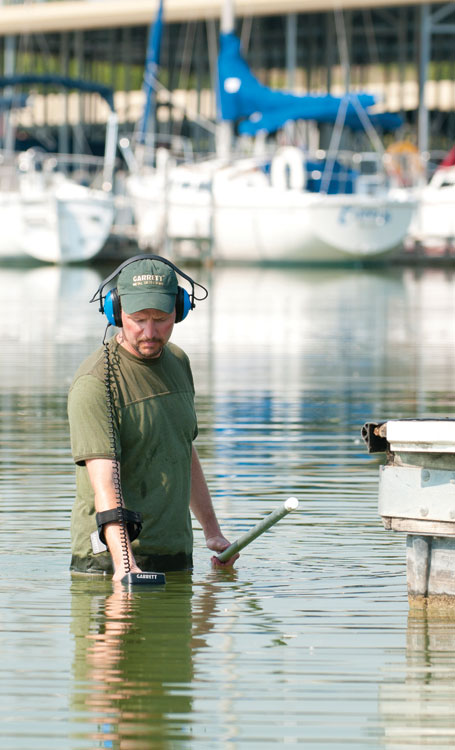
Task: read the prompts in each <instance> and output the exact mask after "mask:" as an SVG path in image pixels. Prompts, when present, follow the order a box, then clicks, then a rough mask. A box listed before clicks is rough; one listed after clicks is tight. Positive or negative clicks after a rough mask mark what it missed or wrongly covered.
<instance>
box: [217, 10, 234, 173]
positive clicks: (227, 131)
mask: <svg viewBox="0 0 455 750" xmlns="http://www.w3.org/2000/svg"><path fill="white" fill-rule="evenodd" d="M233 31H234V0H224V3H223V9H222V12H221V19H220V32H221V33H222V34H230V33H232V32H233ZM232 137H233V126H232V122H230V121H229V120H222V119H221V117H220V116H219V117H218V122H217V126H216V153H217V156H218V157H219V158H220V159H226V160H228V159H230V157H231V151H232Z"/></svg>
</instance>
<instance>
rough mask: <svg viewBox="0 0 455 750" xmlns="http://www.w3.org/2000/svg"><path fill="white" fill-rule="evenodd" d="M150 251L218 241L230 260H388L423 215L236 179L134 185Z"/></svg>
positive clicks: (400, 206)
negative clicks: (172, 243) (169, 243)
mask: <svg viewBox="0 0 455 750" xmlns="http://www.w3.org/2000/svg"><path fill="white" fill-rule="evenodd" d="M129 189H130V195H131V196H132V198H133V208H134V212H135V218H136V223H137V229H138V237H139V242H140V244H141V245H142V246H143V247H146V246H152V247H157V246H160V245H161V243H162V242H163V240H164V237H167V238H169V239H170V240H182V239H188V240H196V241H199V240H203V239H208V240H211V244H212V258H213V259H214V260H222V261H233V262H241V261H246V262H248V261H264V262H265V261H269V262H272V261H289V262H330V261H343V260H355V259H362V260H365V259H369V258H377V257H381V256H383V255H385V254H387V253H391V252H392V251H394V250H395V249H396V248H398V247H399V246H400V245H401V243H402V242H403V240H404V238H405V236H406V234H407V231H408V228H409V225H410V222H411V219H412V215H413V212H414V209H415V201H414V200H413V199H411V198H408V197H406V196H401V197H391V196H389V197H387V195H384V196H383V197H381V196H370V195H358V194H357V195H324V194H321V193H311V192H308V191H305V190H302V191H298V190H280V189H278V188H274V187H271V186H265V185H262V186H260V185H257V186H245V185H242V184H241V183H240V184H236V183H235V180H233V181H231V182H230V183H228V184H226V183H224V182H222V183H220V184H219V185H215V186H214V188H213V192H212V191H211V190H210V189H208V187H192V186H181V185H176V186H174V185H171V186H170V187H169V188H168V189H167V192H166V190H165V188H164V184H163V183H162V181H160V180H159V178H155V180H153V179H152V178H151V177H150V176H149V177H148V178H145V179H144V180H142V179H141V177H139V176H135V177H134V178H131V182H130V185H129Z"/></svg>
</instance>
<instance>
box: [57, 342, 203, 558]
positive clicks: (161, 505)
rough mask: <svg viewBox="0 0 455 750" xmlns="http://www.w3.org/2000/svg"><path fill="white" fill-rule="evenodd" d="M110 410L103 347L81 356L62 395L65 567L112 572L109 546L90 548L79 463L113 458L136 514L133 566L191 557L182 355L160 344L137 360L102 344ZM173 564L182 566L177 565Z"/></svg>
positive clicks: (190, 435)
mask: <svg viewBox="0 0 455 750" xmlns="http://www.w3.org/2000/svg"><path fill="white" fill-rule="evenodd" d="M108 350H109V371H110V383H111V394H112V409H111V410H109V408H108V399H107V390H106V353H105V348H104V346H102V347H100V348H99V349H98V350H97V351H96V352H95V353H94V354H92V355H91V356H90V357H88V359H86V360H85V362H83V364H82V365H81V366H80V367H79V369H78V371H77V372H76V375H75V377H74V380H73V383H72V385H71V388H70V392H69V397H68V416H69V422H70V431H71V449H72V454H73V458H74V461H75V462H76V500H75V503H74V506H73V512H72V517H71V536H72V561H71V568H72V569H73V570H81V571H87V572H96V571H106V572H110V571H111V570H112V563H111V559H110V555H109V552H107V551H106V552H102V553H99V554H97V555H95V554H93V552H92V546H91V541H90V534H91V533H92V532H93V531H95V530H96V520H95V502H94V491H93V488H92V485H91V482H90V478H89V475H88V471H87V468H86V466H85V461H86V460H87V459H93V458H108V459H111V460H114V458H115V457H116V458H117V460H118V461H119V462H120V467H121V468H120V472H121V485H122V493H123V498H124V503H125V506H126V507H127V508H129V509H131V510H135V511H139V512H140V513H141V514H142V523H143V527H142V531H141V534H140V535H139V537H138V538H137V539H136V540H135V541H134V542H133V552H134V555H135V558H136V560H137V562H138V564H139V565H141V561H142V564H144V562H143V559H142V558H144V559H147V558H149V557H151V558H152V560H153V559H154V556H158V558H163V559H167V558H168V557H170V558H172V557H176V559H182V560H185V559H191V553H192V546H193V535H192V528H191V518H190V511H189V503H190V488H191V457H192V442H193V440H194V438H195V437H196V435H197V421H196V414H195V409H194V385H193V378H192V374H191V368H190V364H189V361H188V358H187V356H186V354H185V353H184V352H183V351H182V350H181V349H180V348H179V347H177V346H175V345H174V344H170V343H169V344H167V345H166V347H165V348H164V349H163V352H162V353H161V355H160V356H159V357H157V358H156V359H149V360H143V359H140V358H139V357H136V356H134V355H133V354H130V353H129V352H128V351H127V350H126V349H125V348H124V347H122V346H120V345H119V344H118V343H117V341H116V339H115V337H113V338H112V339H110V341H109V342H108ZM178 567H188V566H187V565H182V566H178Z"/></svg>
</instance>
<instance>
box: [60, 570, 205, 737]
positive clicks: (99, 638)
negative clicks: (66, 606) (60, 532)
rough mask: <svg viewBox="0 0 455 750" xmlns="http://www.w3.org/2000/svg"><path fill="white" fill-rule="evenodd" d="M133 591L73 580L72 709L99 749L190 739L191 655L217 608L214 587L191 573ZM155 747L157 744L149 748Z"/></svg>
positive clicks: (173, 575) (84, 579) (96, 581)
mask: <svg viewBox="0 0 455 750" xmlns="http://www.w3.org/2000/svg"><path fill="white" fill-rule="evenodd" d="M166 578H167V585H166V587H156V588H153V587H150V588H149V587H144V589H140V588H137V589H134V591H133V592H131V591H128V590H127V589H125V588H124V587H123V586H122V585H121V584H119V585H118V586H117V587H116V588H115V589H114V590H113V588H112V583H111V581H105V580H104V579H103V578H101V577H96V578H95V577H93V580H90V579H88V576H83V577H82V576H80V577H79V576H77V575H75V576H73V579H72V631H73V634H74V638H75V657H74V670H73V671H74V692H73V696H74V697H73V711H74V713H75V716H76V717H77V720H78V721H83V722H86V721H88V722H90V723H92V724H93V725H94V726H93V728H87V729H86V730H85V731H84V730H83V731H82V732H81V730H79V731H78V732H77V734H78V736H79V737H80V736H81V734H83V735H85V736H89V737H90V738H91V739H92V740H95V741H96V743H97V744H96V745H95V746H94V747H100V748H103V747H110V748H115V749H116V750H117V749H118V750H124V749H128V750H143V749H144V750H145V748H147V750H149V748H150V747H152V746H153V747H160V748H161V747H163V748H165V747H168V746H172V743H173V742H174V741H176V740H178V739H180V740H182V739H183V740H184V739H185V738H187V739H189V738H190V733H191V726H192V722H191V710H192V694H191V689H192V680H193V659H192V656H193V653H194V651H195V650H197V649H198V647H202V646H204V645H205V639H204V636H205V634H206V633H207V632H208V631H209V630H210V622H211V620H212V615H213V613H214V610H215V607H216V600H215V591H216V589H215V588H214V586H213V584H210V582H207V583H204V584H202V585H199V586H198V587H197V589H196V590H195V589H194V587H193V585H192V580H191V574H189V573H168V574H167V576H166ZM152 743H153V744H152Z"/></svg>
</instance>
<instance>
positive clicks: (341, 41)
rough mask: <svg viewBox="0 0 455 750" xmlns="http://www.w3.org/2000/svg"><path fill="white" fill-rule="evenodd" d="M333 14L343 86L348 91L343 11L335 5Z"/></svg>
mask: <svg viewBox="0 0 455 750" xmlns="http://www.w3.org/2000/svg"><path fill="white" fill-rule="evenodd" d="M334 14H335V28H336V34H337V44H338V54H339V57H340V63H341V67H342V68H343V70H344V74H345V87H346V91H349V84H350V79H351V67H350V64H349V52H348V40H347V34H346V25H345V23H344V13H343V11H342V10H341V8H339V7H337V8H335V10H334Z"/></svg>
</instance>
